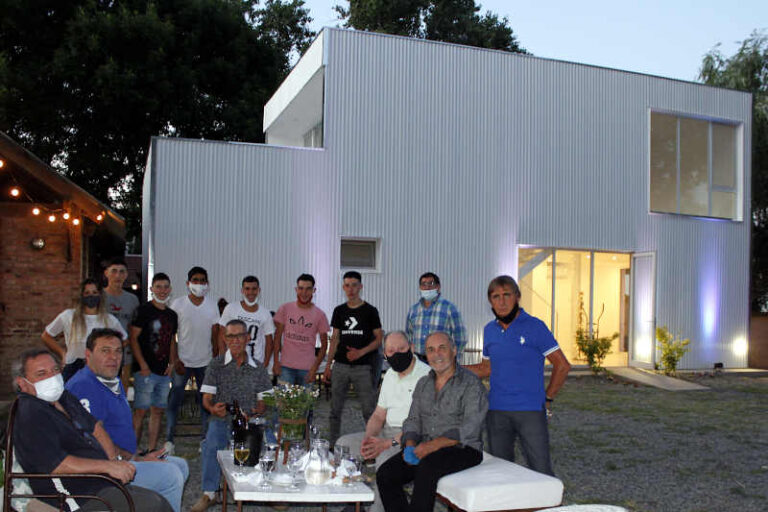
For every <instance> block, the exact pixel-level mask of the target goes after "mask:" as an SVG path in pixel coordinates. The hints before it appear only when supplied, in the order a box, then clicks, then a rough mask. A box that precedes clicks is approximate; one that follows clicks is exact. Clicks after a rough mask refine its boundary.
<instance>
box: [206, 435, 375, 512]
mask: <svg viewBox="0 0 768 512" xmlns="http://www.w3.org/2000/svg"><path fill="white" fill-rule="evenodd" d="M216 458H217V459H218V461H219V466H220V467H221V473H222V474H223V475H224V491H223V492H222V495H223V499H222V505H221V512H227V491H228V490H229V491H230V492H231V493H232V497H233V498H234V500H235V503H237V511H238V512H242V510H243V502H244V501H257V502H262V503H263V502H268V503H269V502H271V503H275V502H277V503H320V504H322V506H323V512H325V510H326V505H327V504H328V503H354V504H355V511H356V512H360V503H362V502H370V501H373V491H372V490H371V488H370V487H368V486H367V485H365V484H364V483H362V482H354V483H353V484H352V485H344V486H336V485H307V484H306V483H304V482H299V483H298V485H299V487H300V488H301V489H300V490H299V491H294V492H291V491H288V490H286V489H285V488H283V487H280V486H277V485H273V486H272V490H271V491H259V490H258V488H257V486H256V485H253V484H251V483H246V482H236V481H235V479H234V477H233V476H232V475H233V473H234V472H235V471H237V470H238V469H239V468H238V467H237V466H235V462H234V460H233V459H232V452H230V451H229V450H220V451H219V452H218V453H217V454H216ZM246 471H248V469H247V470H246ZM250 471H258V469H250Z"/></svg>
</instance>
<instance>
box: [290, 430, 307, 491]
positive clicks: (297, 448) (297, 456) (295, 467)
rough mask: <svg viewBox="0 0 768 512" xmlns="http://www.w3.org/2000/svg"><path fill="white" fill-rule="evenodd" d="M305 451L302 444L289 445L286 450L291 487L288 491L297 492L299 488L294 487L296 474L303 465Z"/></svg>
mask: <svg viewBox="0 0 768 512" xmlns="http://www.w3.org/2000/svg"><path fill="white" fill-rule="evenodd" d="M305 454H306V450H305V449H304V444H303V442H298V443H291V447H290V449H289V450H288V470H289V471H290V472H291V486H290V487H289V488H288V490H289V491H298V490H299V486H298V485H296V473H298V472H299V470H300V469H301V466H302V465H303V463H304V460H303V458H304V455H305Z"/></svg>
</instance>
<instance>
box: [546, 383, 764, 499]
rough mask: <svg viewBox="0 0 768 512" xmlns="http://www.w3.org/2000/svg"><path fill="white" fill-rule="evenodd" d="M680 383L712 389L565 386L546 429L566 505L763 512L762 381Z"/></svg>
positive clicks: (602, 385) (600, 384) (605, 384)
mask: <svg viewBox="0 0 768 512" xmlns="http://www.w3.org/2000/svg"><path fill="white" fill-rule="evenodd" d="M684 378H687V379H689V380H692V381H695V382H697V383H699V384H703V385H705V386H709V387H710V390H707V391H686V392H669V391H663V390H660V389H655V388H649V387H644V386H635V385H633V384H628V383H625V382H619V381H614V380H611V379H606V378H597V377H591V376H590V377H572V378H569V379H568V381H567V383H566V385H565V386H564V387H563V389H562V391H561V393H560V394H559V395H558V397H557V400H556V402H555V407H554V412H555V415H554V417H553V418H552V421H551V423H550V435H551V443H552V455H553V464H554V467H555V472H556V473H557V475H558V476H559V477H560V478H561V479H562V480H563V482H564V484H565V497H564V503H566V504H576V503H607V504H615V505H621V506H624V507H626V508H628V509H630V510H638V511H665V512H666V511H681V512H682V511H691V512H693V511H713V512H714V511H730V510H734V511H736V510H738V511H752V510H754V511H766V510H768V377H743V376H738V375H736V374H726V375H720V376H717V377H712V376H709V375H688V376H684Z"/></svg>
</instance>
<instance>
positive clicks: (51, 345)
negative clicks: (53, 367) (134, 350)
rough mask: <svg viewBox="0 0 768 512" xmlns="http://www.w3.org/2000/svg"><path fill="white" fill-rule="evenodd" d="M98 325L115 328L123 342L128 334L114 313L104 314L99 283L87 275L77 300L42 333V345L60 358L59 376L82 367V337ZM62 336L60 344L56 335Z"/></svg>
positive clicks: (104, 309) (71, 373) (83, 350)
mask: <svg viewBox="0 0 768 512" xmlns="http://www.w3.org/2000/svg"><path fill="white" fill-rule="evenodd" d="M98 327H109V328H110V329H114V330H116V331H118V332H119V333H120V334H121V336H122V339H123V342H125V339H126V338H127V337H128V335H127V334H126V333H125V330H124V329H123V326H122V325H120V322H119V321H118V320H117V318H115V317H114V316H112V315H110V314H109V313H107V301H106V299H105V297H104V293H103V291H102V289H101V286H100V285H99V282H98V281H96V280H95V279H93V278H90V277H89V278H88V279H86V280H84V281H83V282H82V284H81V285H80V300H79V301H78V303H77V306H75V307H74V308H72V309H65V310H64V311H62V312H61V313H59V315H58V316H57V317H56V318H55V319H54V320H53V322H51V323H50V324H48V326H47V327H46V328H45V330H44V331H43V334H42V336H41V337H42V338H43V342H44V343H45V346H46V347H48V349H50V350H51V351H53V352H55V353H56V354H58V355H59V357H61V360H62V361H64V369H63V370H62V372H61V376H62V377H63V378H64V382H66V381H68V380H69V378H70V377H72V376H73V375H74V374H75V373H77V371H78V370H79V369H80V368H82V367H83V366H85V339H86V338H87V337H88V334H90V332H91V331H92V330H94V329H96V328H98ZM61 334H63V335H64V346H63V347H62V346H61V344H59V342H57V341H56V338H57V337H58V336H59V335H61Z"/></svg>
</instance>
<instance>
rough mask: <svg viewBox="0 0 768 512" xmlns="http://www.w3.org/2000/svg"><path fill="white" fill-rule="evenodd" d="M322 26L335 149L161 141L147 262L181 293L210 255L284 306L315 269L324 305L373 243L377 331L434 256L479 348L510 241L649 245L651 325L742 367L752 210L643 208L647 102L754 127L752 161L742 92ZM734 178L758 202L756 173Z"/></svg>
mask: <svg viewBox="0 0 768 512" xmlns="http://www.w3.org/2000/svg"><path fill="white" fill-rule="evenodd" d="M326 36H327V37H326V38H325V41H326V45H327V49H326V51H325V55H327V62H326V70H325V78H326V83H325V101H326V105H325V116H324V119H325V126H324V132H325V149H324V150H320V151H317V150H314V151H313V150H306V149H298V148H297V149H287V148H273V147H269V146H260V145H232V144H220V143H209V142H199V141H174V140H158V141H157V143H156V145H155V151H154V153H153V165H154V175H155V177H154V180H155V181H154V189H153V192H152V194H153V195H154V205H155V214H154V226H155V228H154V229H155V232H154V234H153V236H154V240H155V242H154V248H155V249H154V257H155V261H156V264H155V269H156V270H157V271H161V270H163V266H164V265H165V266H170V267H173V268H174V270H173V271H172V277H173V279H174V284H175V286H176V290H177V294H180V293H183V290H180V288H182V287H183V286H182V283H183V281H184V279H185V275H184V272H186V269H187V268H188V267H189V266H191V265H192V264H203V265H204V266H205V265H208V266H209V267H210V268H211V274H212V275H211V279H212V283H213V286H214V290H215V293H220V294H222V295H227V296H228V298H230V300H234V299H236V298H237V291H238V289H239V279H240V278H241V277H242V275H243V274H244V273H247V272H255V273H257V274H258V275H259V277H260V278H262V280H263V281H264V283H263V288H264V294H263V295H264V303H265V304H266V305H267V307H269V308H271V309H275V308H276V307H277V306H278V305H279V303H281V302H283V301H285V300H291V299H292V298H293V294H292V286H293V280H294V279H295V277H296V275H298V274H299V273H300V272H302V271H304V270H306V269H310V270H312V271H314V272H315V274H316V277H317V278H318V300H317V302H318V304H319V305H320V306H321V307H323V308H324V309H326V312H327V313H329V314H330V311H331V310H332V308H333V306H334V305H335V304H337V303H339V302H341V301H343V294H342V292H341V289H340V286H339V284H340V282H339V281H340V272H339V269H338V264H339V263H338V261H339V254H338V251H339V248H338V243H339V242H338V239H339V237H340V236H361V237H377V238H380V239H381V244H382V245H381V256H382V263H381V272H380V273H368V274H365V275H364V277H363V283H364V286H365V289H364V296H365V298H366V299H367V300H368V301H369V302H371V303H372V304H374V305H376V306H377V307H378V308H379V310H380V312H381V314H382V321H383V323H384V327H385V329H394V328H402V327H403V325H404V319H405V313H406V311H407V308H408V306H409V305H410V304H412V303H413V302H415V301H416V299H417V297H418V290H417V282H418V276H419V275H420V274H421V273H423V272H425V271H428V270H431V271H434V272H436V273H437V274H439V275H440V277H441V280H442V282H443V293H444V295H445V296H446V297H447V298H448V299H450V300H452V301H453V302H455V303H456V304H457V305H458V306H459V308H460V309H461V311H462V313H463V315H464V317H465V320H466V323H467V327H468V330H469V333H470V340H471V343H472V344H473V346H475V347H480V346H481V333H482V326H483V325H484V324H485V323H486V322H487V321H488V320H489V319H490V313H489V308H488V305H487V302H486V300H485V288H486V286H487V283H488V281H489V280H490V279H491V278H492V277H494V276H495V275H497V274H499V273H510V274H512V275H516V274H517V245H518V244H527V245H534V246H554V247H571V248H585V249H602V250H614V251H628V252H634V251H655V252H656V253H657V263H656V264H657V276H658V277H657V293H656V295H657V301H656V304H657V307H656V316H657V324H658V325H664V324H666V325H669V326H670V327H671V328H672V329H673V330H677V331H680V332H682V333H684V334H685V335H686V336H689V337H690V338H691V339H692V340H694V343H695V345H694V347H695V348H694V350H692V351H691V353H690V354H689V355H688V356H686V358H685V359H684V361H683V363H682V364H683V366H684V367H706V366H710V365H711V364H712V362H714V361H722V362H724V363H725V364H726V366H729V367H735V366H746V356H738V357H737V356H736V355H734V352H733V350H732V348H733V341H734V339H736V338H738V337H746V336H747V334H748V297H747V291H748V279H749V273H748V271H749V255H748V239H749V226H748V223H746V222H727V221H707V220H701V219H694V218H688V217H682V216H674V215H657V214H653V215H650V214H648V174H649V173H648V129H649V128H648V112H649V109H661V110H667V111H674V112H679V113H683V114H693V115H700V116H705V117H712V118H718V119H727V120H732V121H736V122H744V123H745V124H744V132H743V141H744V146H743V152H744V154H745V155H747V156H748V155H749V151H750V147H749V139H750V132H749V116H750V97H749V96H748V95H745V94H740V93H735V92H731V91H724V90H718V89H713V88H709V87H704V86H699V85H695V84H688V83H683V82H678V81H672V80H666V79H659V78H653V77H648V76H643V75H638V74H632V73H625V72H619V71H614V70H608V69H600V68H594V67H589V66H583V65H577V64H571V63H564V62H556V61H550V60H544V59H537V58H532V57H523V56H515V55H509V54H504V53H501V52H493V51H486V50H478V49H472V48H464V47H458V46H453V45H447V44H441V43H431V42H423V41H414V40H409V39H405V38H398V37H392V36H384V35H378V34H368V33H360V32H347V31H340V30H329V31H328V32H327V33H326ZM748 162H749V158H747V159H746V164H745V170H746V172H748ZM743 184H744V187H745V188H744V192H745V197H747V198H748V197H750V196H749V179H748V174H747V178H746V179H744V180H743ZM146 201H148V198H147V197H146V196H145V203H146ZM747 204H748V201H747V202H745V205H743V208H744V217H745V218H748V209H747Z"/></svg>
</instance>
